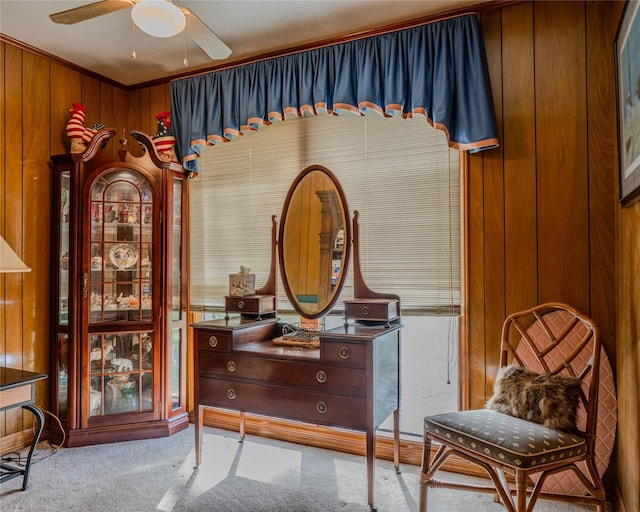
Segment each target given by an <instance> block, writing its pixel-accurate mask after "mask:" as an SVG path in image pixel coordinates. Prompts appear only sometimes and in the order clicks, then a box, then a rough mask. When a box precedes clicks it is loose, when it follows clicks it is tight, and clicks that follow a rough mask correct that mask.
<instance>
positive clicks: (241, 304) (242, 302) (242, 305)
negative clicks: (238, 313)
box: [238, 300, 244, 309]
mask: <svg viewBox="0 0 640 512" xmlns="http://www.w3.org/2000/svg"><path fill="white" fill-rule="evenodd" d="M238 309H244V301H243V300H239V301H238Z"/></svg>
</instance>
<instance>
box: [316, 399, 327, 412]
mask: <svg viewBox="0 0 640 512" xmlns="http://www.w3.org/2000/svg"><path fill="white" fill-rule="evenodd" d="M316 410H317V411H318V412H319V413H320V414H324V413H325V412H327V404H326V402H324V401H322V400H321V401H320V402H318V403H317V404H316Z"/></svg>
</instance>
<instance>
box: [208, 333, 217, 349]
mask: <svg viewBox="0 0 640 512" xmlns="http://www.w3.org/2000/svg"><path fill="white" fill-rule="evenodd" d="M209 346H210V347H211V348H216V347H217V346H218V338H216V337H215V336H209Z"/></svg>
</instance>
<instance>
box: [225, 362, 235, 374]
mask: <svg viewBox="0 0 640 512" xmlns="http://www.w3.org/2000/svg"><path fill="white" fill-rule="evenodd" d="M227 370H229V371H230V372H235V371H236V362H235V361H229V362H228V363H227Z"/></svg>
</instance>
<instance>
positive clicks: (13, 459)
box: [0, 408, 67, 467]
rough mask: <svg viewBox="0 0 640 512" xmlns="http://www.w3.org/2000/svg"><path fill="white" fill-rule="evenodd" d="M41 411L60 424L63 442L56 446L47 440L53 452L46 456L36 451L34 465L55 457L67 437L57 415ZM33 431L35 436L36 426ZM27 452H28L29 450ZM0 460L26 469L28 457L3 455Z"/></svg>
mask: <svg viewBox="0 0 640 512" xmlns="http://www.w3.org/2000/svg"><path fill="white" fill-rule="evenodd" d="M40 410H41V411H42V412H43V413H45V414H48V415H49V416H51V417H52V418H53V419H55V420H56V422H57V423H58V426H59V427H60V432H62V441H61V442H60V444H57V445H56V444H53V443H52V442H51V441H50V440H49V439H47V440H46V441H45V442H46V443H47V444H48V445H49V446H50V447H51V450H50V451H49V452H48V453H44V454H41V450H38V451H34V452H33V456H32V457H31V463H32V464H33V463H35V462H40V461H42V460H45V459H48V458H49V457H51V456H52V455H54V454H55V453H56V452H57V451H58V448H60V447H61V446H62V445H63V444H64V442H65V440H66V437H67V434H66V433H65V430H64V427H63V426H62V422H61V421H60V418H58V417H57V416H56V415H55V414H53V413H52V412H50V411H48V410H46V409H42V408H40ZM31 429H32V430H33V431H34V435H35V425H32V426H31ZM26 450H27V451H28V449H26ZM0 460H1V461H2V462H10V463H12V464H15V465H16V466H22V467H24V466H26V465H27V456H26V455H25V454H23V453H21V452H8V453H5V454H3V455H2V457H0Z"/></svg>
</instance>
